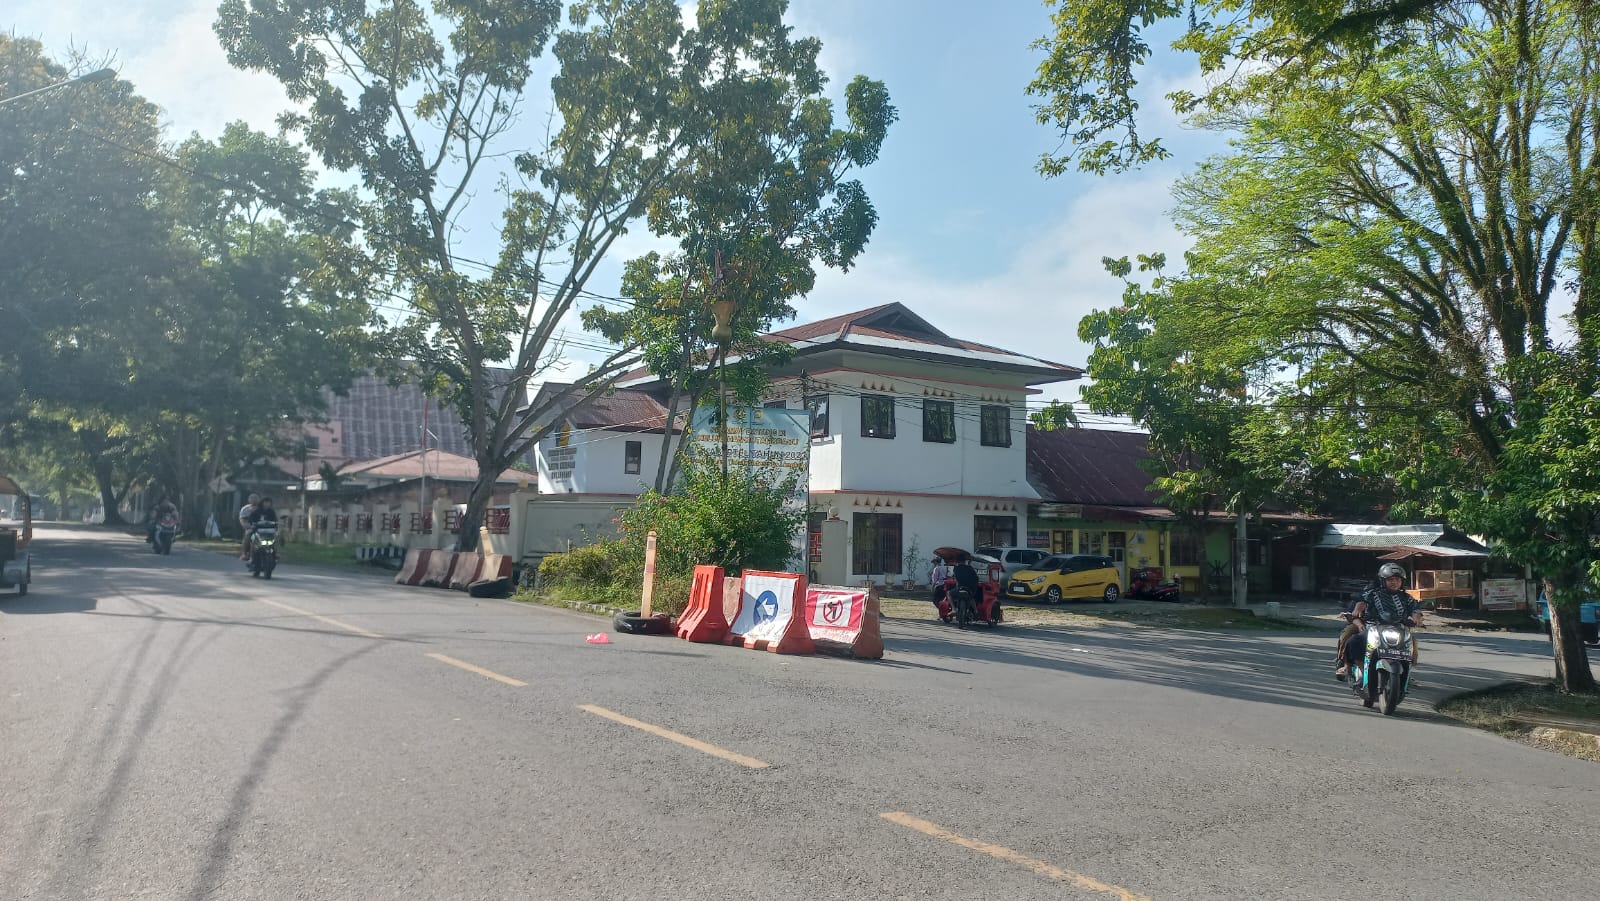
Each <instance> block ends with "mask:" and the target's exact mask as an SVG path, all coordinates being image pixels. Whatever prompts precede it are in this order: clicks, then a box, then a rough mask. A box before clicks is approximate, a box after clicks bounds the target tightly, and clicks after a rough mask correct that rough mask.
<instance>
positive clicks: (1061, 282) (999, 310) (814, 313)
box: [796, 171, 1189, 399]
mask: <svg viewBox="0 0 1600 901" xmlns="http://www.w3.org/2000/svg"><path fill="white" fill-rule="evenodd" d="M1172 177H1173V173H1172V172H1170V171H1166V172H1160V173H1157V172H1154V171H1151V172H1146V173H1141V174H1138V175H1129V176H1119V177H1112V178H1107V179H1104V180H1102V181H1099V182H1096V183H1094V185H1093V187H1091V188H1090V189H1089V190H1087V191H1085V192H1084V193H1082V194H1081V195H1079V196H1078V197H1077V198H1076V199H1075V200H1074V201H1072V203H1070V204H1069V205H1068V207H1067V208H1066V209H1065V210H1064V211H1063V212H1062V215H1061V216H1060V218H1059V219H1057V220H1056V222H1055V224H1054V225H1052V226H1050V227H1049V228H1047V229H1045V230H1043V231H1041V232H1039V233H1038V234H1037V235H1036V236H1035V237H1034V238H1033V239H1032V240H1030V241H1027V242H1026V243H1024V244H1022V245H1020V246H1019V247H1018V248H1017V250H1016V252H1015V253H1013V254H1011V255H1010V256H1009V257H1005V258H1000V259H996V260H995V261H994V266H993V267H991V268H990V270H989V271H988V272H986V273H984V274H981V275H977V276H974V277H972V278H965V279H962V278H950V277H947V276H941V275H936V274H933V273H931V272H929V270H928V267H927V264H926V261H921V260H918V259H914V258H911V257H908V256H905V255H903V254H897V253H894V252H888V251H884V250H882V249H876V250H875V249H874V248H873V247H872V246H870V245H869V246H868V248H867V251H866V253H864V254H863V255H862V256H861V258H860V265H859V266H858V267H857V268H855V269H852V270H851V271H850V272H848V273H840V272H837V271H834V270H826V271H824V272H822V273H820V274H819V277H818V279H817V286H816V289H815V290H814V291H812V293H811V296H810V297H809V298H807V299H805V300H802V301H800V302H798V303H797V305H796V307H797V309H799V311H800V319H801V321H812V320H817V319H824V318H827V317H829V316H835V315H838V314H840V313H847V312H851V311H854V310H859V309H865V308H867V307H872V306H877V305H879V304H884V303H889V302H891V301H899V302H901V303H903V304H905V305H906V306H907V307H910V308H911V309H912V310H914V311H915V312H917V313H918V314H919V315H921V316H922V317H923V318H925V319H927V320H928V321H929V322H931V323H932V324H933V325H934V326H935V327H936V328H939V329H940V330H942V331H944V332H947V333H949V334H951V335H954V336H957V337H962V338H966V339H968V340H972V341H979V342H982V343H984V344H992V345H995V346H997V347H1002V348H1005V349H1006V350H1014V351H1019V352H1022V353H1026V354H1031V355H1033V356H1038V357H1043V358H1045V359H1049V360H1054V361H1056V362H1059V363H1067V364H1070V365H1073V366H1083V365H1084V363H1085V361H1086V360H1087V358H1088V353H1089V348H1088V346H1087V345H1085V344H1084V343H1083V342H1082V341H1080V340H1078V321H1079V320H1080V319H1082V318H1083V317H1084V315H1086V314H1087V313H1089V312H1090V311H1091V310H1095V309H1105V308H1107V307H1111V306H1115V305H1116V304H1117V303H1119V302H1120V297H1121V294H1122V283H1121V282H1120V281H1119V280H1117V279H1115V278H1113V277H1112V276H1110V275H1109V274H1107V273H1106V271H1105V269H1104V267H1103V266H1102V265H1101V258H1102V257H1108V256H1109V257H1121V256H1128V257H1132V256H1134V255H1136V254H1141V253H1156V252H1160V253H1165V254H1166V255H1167V259H1168V261H1169V271H1176V270H1178V269H1180V268H1181V267H1182V264H1183V251H1184V250H1185V249H1187V248H1188V246H1189V242H1188V240H1187V239H1186V238H1185V237H1184V236H1183V235H1181V234H1179V233H1178V231H1177V230H1176V229H1175V228H1174V227H1173V226H1172V224H1171V222H1170V220H1169V217H1168V216H1167V210H1168V209H1169V208H1170V207H1171V205H1172V199H1171V194H1170V189H1171V183H1172ZM1046 393H1047V395H1052V396H1055V395H1054V394H1052V392H1051V391H1050V389H1046ZM1076 394H1077V393H1076V390H1075V389H1065V388H1064V389H1063V390H1061V391H1060V392H1059V395H1060V396H1062V398H1063V399H1069V398H1075V397H1076Z"/></svg>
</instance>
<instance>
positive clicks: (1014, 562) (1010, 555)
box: [978, 544, 1050, 585]
mask: <svg viewBox="0 0 1600 901" xmlns="http://www.w3.org/2000/svg"><path fill="white" fill-rule="evenodd" d="M978 553H980V554H982V555H983V556H985V557H993V558H994V559H996V560H999V561H1000V565H1001V566H1002V567H1004V569H1005V571H1006V574H1005V579H1004V580H1002V581H1001V584H1002V585H1004V584H1005V583H1006V582H1009V581H1010V580H1011V577H1012V576H1014V575H1016V574H1017V573H1019V572H1021V571H1022V570H1025V569H1032V568H1034V566H1036V565H1037V564H1038V563H1039V562H1040V561H1042V560H1044V559H1045V558H1046V557H1049V556H1050V554H1049V553H1048V552H1046V551H1041V550H1037V549H1035V548H1031V547H1013V546H1011V545H994V544H991V545H985V546H983V547H980V548H978Z"/></svg>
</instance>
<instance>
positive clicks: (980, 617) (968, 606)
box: [935, 548, 1005, 629]
mask: <svg viewBox="0 0 1600 901" xmlns="http://www.w3.org/2000/svg"><path fill="white" fill-rule="evenodd" d="M946 551H952V552H953V553H945V552H946ZM935 553H937V554H939V556H940V557H942V558H943V559H944V561H945V562H946V563H949V564H952V565H953V564H955V563H959V562H961V561H963V560H965V561H966V562H968V563H970V564H971V565H972V567H973V568H974V569H976V570H977V571H978V578H979V580H980V581H979V582H978V589H979V594H980V595H981V596H980V597H976V598H975V597H973V596H972V594H971V593H970V592H968V591H967V590H965V589H963V588H962V587H961V586H960V584H958V583H957V582H956V580H955V577H954V576H952V577H950V578H947V579H945V580H944V582H943V584H942V585H940V586H938V588H939V591H938V600H937V601H935V604H936V605H937V606H938V608H939V619H941V620H943V621H945V622H947V623H955V624H956V625H958V626H960V627H961V628H963V629H965V628H966V627H967V626H969V625H971V624H972V623H974V622H985V623H988V624H989V625H991V626H997V625H999V624H1000V623H1002V622H1005V613H1004V611H1002V610H1001V609H1000V584H1001V580H1002V579H1003V578H1005V567H1004V566H1002V565H1001V564H1000V561H999V560H993V559H990V558H988V557H977V556H973V555H971V554H968V553H967V552H966V551H962V550H959V549H957V548H939V549H938V550H937V551H935Z"/></svg>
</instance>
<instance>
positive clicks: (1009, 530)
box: [972, 516, 1017, 547]
mask: <svg viewBox="0 0 1600 901" xmlns="http://www.w3.org/2000/svg"><path fill="white" fill-rule="evenodd" d="M972 544H973V546H974V547H984V546H990V545H992V546H994V547H1015V546H1016V544H1017V518H1016V517H1015V516H974V517H972Z"/></svg>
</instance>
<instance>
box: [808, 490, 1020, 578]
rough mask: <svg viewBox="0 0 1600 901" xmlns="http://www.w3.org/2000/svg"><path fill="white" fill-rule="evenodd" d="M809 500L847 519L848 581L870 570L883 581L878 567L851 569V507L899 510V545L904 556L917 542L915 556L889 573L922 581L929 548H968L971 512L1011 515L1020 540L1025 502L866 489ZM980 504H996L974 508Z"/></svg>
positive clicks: (970, 544) (970, 545)
mask: <svg viewBox="0 0 1600 901" xmlns="http://www.w3.org/2000/svg"><path fill="white" fill-rule="evenodd" d="M811 499H812V502H813V503H814V504H815V505H816V506H818V507H819V508H821V509H823V510H826V509H827V508H828V507H830V506H831V507H833V508H835V509H836V510H837V511H838V515H839V518H840V519H843V520H844V521H845V522H846V523H847V524H848V529H847V530H846V534H847V536H848V537H847V541H848V546H849V548H850V549H851V550H850V551H849V552H848V562H847V564H846V566H847V568H848V572H849V573H850V583H851V584H852V585H859V584H860V583H861V582H863V581H865V580H866V579H867V578H868V576H873V577H875V578H874V581H877V582H880V583H881V582H884V581H885V579H884V574H883V573H857V572H855V562H854V550H853V549H854V546H855V529H856V525H855V520H856V518H855V514H856V513H889V514H899V515H900V526H901V532H900V551H901V556H902V557H904V556H905V555H906V554H907V553H908V552H909V551H910V550H911V545H912V543H913V540H914V541H915V543H916V545H917V550H918V554H917V559H916V560H914V561H912V562H913V563H915V565H914V566H913V567H912V568H911V569H910V570H909V571H906V572H903V573H902V575H901V576H896V577H894V581H896V582H898V581H900V579H901V578H903V577H904V576H906V575H909V576H910V577H911V578H912V580H913V581H915V582H916V583H917V584H919V585H920V584H926V583H927V581H928V569H929V564H930V562H931V561H932V559H933V549H934V548H936V547H941V546H945V545H950V546H954V547H959V548H965V549H966V550H969V551H970V550H972V549H973V527H974V519H973V518H974V517H975V516H1012V517H1015V518H1016V527H1017V539H1018V541H1019V542H1022V541H1025V540H1026V532H1024V531H1023V530H1024V529H1025V528H1026V527H1027V505H1026V503H1024V502H1021V501H1016V502H999V501H979V500H975V499H973V498H934V497H894V496H888V495H873V494H871V493H865V492H864V493H860V494H856V493H853V492H852V493H846V494H834V495H812V498H811ZM984 506H989V507H995V508H1000V509H977V508H981V507H984ZM906 562H907V561H905V560H902V561H901V569H902V570H905V566H906Z"/></svg>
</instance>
